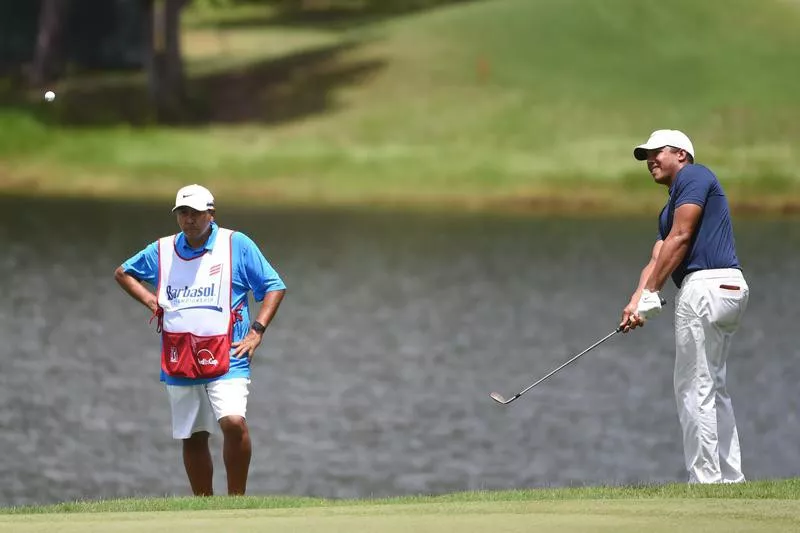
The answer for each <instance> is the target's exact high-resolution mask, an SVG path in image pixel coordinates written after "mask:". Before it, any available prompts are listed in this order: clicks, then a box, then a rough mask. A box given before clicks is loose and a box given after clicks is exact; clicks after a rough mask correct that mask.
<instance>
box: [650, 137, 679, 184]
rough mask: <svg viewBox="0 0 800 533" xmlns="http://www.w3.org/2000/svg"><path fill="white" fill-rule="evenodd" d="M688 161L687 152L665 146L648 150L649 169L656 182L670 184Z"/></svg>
mask: <svg viewBox="0 0 800 533" xmlns="http://www.w3.org/2000/svg"><path fill="white" fill-rule="evenodd" d="M685 161H686V152H684V151H683V150H678V149H676V148H672V147H671V146H665V147H663V148H655V149H653V150H648V151H647V170H649V171H650V174H651V175H652V176H653V179H654V180H655V182H656V183H660V184H662V185H670V184H671V183H672V180H673V179H674V178H675V175H676V174H677V173H678V171H679V170H680V169H681V167H682V166H683V164H684V162H685Z"/></svg>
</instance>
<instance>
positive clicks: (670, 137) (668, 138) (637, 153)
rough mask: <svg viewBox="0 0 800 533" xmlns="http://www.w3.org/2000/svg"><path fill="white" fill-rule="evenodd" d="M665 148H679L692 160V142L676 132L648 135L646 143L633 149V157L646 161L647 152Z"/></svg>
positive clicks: (662, 131)
mask: <svg viewBox="0 0 800 533" xmlns="http://www.w3.org/2000/svg"><path fill="white" fill-rule="evenodd" d="M665 146H672V147H673V148H680V149H681V150H686V152H688V154H689V155H690V156H692V159H694V146H693V145H692V141H690V140H689V137H687V136H686V134H685V133H683V132H682V131H678V130H656V131H654V132H653V133H651V134H650V138H649V139H647V142H646V143H644V144H640V145H639V146H637V147H636V148H634V149H633V157H635V158H636V159H638V160H639V161H644V160H645V159H647V151H648V150H655V149H657V148H664V147H665Z"/></svg>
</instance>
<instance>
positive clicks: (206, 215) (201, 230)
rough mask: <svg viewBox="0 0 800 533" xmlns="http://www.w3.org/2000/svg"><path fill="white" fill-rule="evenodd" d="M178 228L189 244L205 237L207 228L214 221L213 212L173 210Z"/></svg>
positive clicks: (188, 209) (182, 208)
mask: <svg viewBox="0 0 800 533" xmlns="http://www.w3.org/2000/svg"><path fill="white" fill-rule="evenodd" d="M175 213H176V215H177V217H178V226H180V228H181V231H182V232H183V234H184V235H186V238H187V239H189V241H190V242H194V241H197V240H199V239H202V238H204V237H205V236H206V232H207V231H208V227H209V226H210V225H211V222H213V221H214V213H213V211H197V210H196V209H192V208H191V207H179V208H178V209H176V210H175Z"/></svg>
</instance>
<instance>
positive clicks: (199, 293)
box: [167, 283, 217, 300]
mask: <svg viewBox="0 0 800 533" xmlns="http://www.w3.org/2000/svg"><path fill="white" fill-rule="evenodd" d="M216 287H217V284H216V283H212V284H211V285H209V286H207V287H189V286H188V285H187V286H185V287H181V288H179V289H175V288H173V287H172V285H167V300H184V299H187V298H213V297H214V295H215V294H216V290H217V289H216Z"/></svg>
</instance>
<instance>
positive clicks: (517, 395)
mask: <svg viewBox="0 0 800 533" xmlns="http://www.w3.org/2000/svg"><path fill="white" fill-rule="evenodd" d="M620 331H622V330H621V329H615V330H614V331H612V332H611V333H609V334H608V335H606V336H605V337H603V338H602V339H600V340H599V341H597V342H596V343H594V344H592V345H591V346H589V347H588V348H586V349H585V350H584V351H582V352H581V353H579V354H578V355H576V356H574V357H572V358H571V359H569V360H568V361H566V362H565V363H564V364H562V365H561V366H559V367H558V368H555V369H553V370H551V371H550V372H549V373H548V374H547V375H546V376H544V377H542V378H540V379H539V380H538V381H536V382H535V383H531V384H530V385H529V386H528V387H527V388H526V389H524V390H522V391H521V392H520V393H519V394H516V395H514V399H516V398H519V397H520V396H522V395H523V394H525V393H526V392H528V391H529V390H531V389H532V388H534V387H535V386H536V385H538V384H539V383H541V382H543V381H545V380H546V379H548V378H549V377H550V376H552V375H553V374H555V373H556V372H558V371H559V370H561V369H562V368H564V367H565V366H567V365H569V364H570V363H572V362H574V361H576V360H577V359H578V358H579V357H581V356H582V355H584V354H586V353H588V352H590V351H592V350H594V349H595V348H597V347H598V346H600V345H601V344H603V343H604V342H606V341H607V340H608V339H610V338H611V337H613V336H614V335H616V334H617V333H619V332H620Z"/></svg>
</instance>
